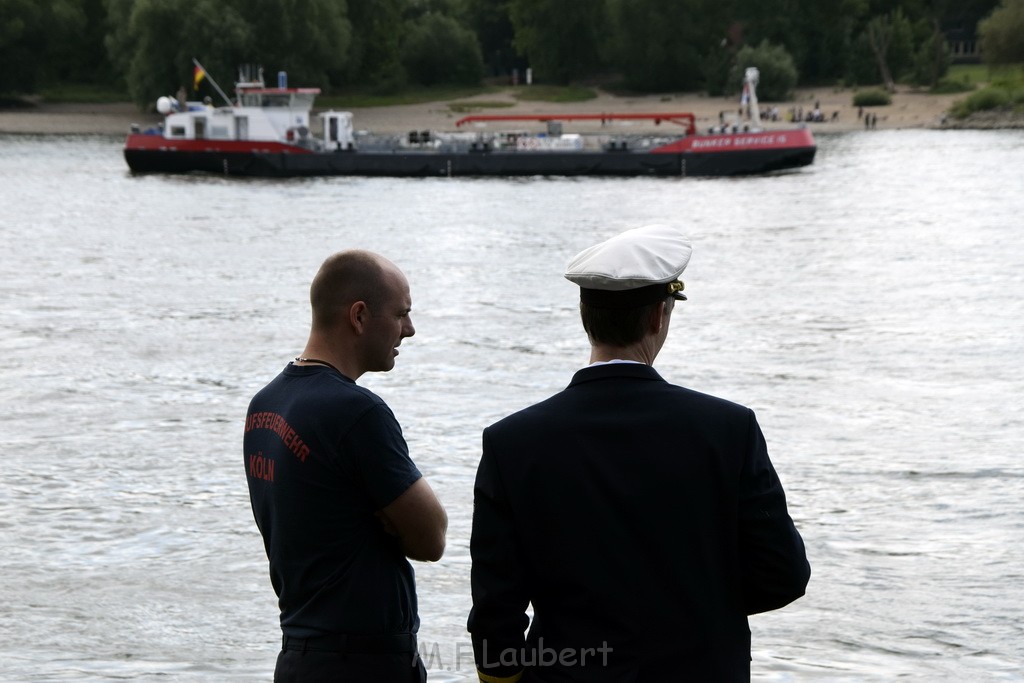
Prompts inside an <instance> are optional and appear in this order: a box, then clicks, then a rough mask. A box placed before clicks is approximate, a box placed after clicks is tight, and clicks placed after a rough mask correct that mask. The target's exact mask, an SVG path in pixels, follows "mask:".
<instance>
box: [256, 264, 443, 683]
mask: <svg viewBox="0 0 1024 683" xmlns="http://www.w3.org/2000/svg"><path fill="white" fill-rule="evenodd" d="M310 302H311V305H312V326H311V331H310V334H309V340H308V342H307V344H306V347H305V350H304V351H303V352H302V355H300V356H299V357H297V358H296V359H295V361H294V362H293V363H289V364H288V365H287V366H286V367H285V368H284V370H283V371H282V372H281V373H280V374H279V375H278V376H277V377H276V378H275V379H274V380H273V381H271V382H270V383H269V384H268V385H267V386H266V387H264V388H263V389H262V390H260V391H259V392H258V393H257V394H256V395H255V397H254V398H253V399H252V401H251V403H250V404H249V410H248V413H247V415H246V421H245V436H244V440H243V447H244V462H245V470H246V475H247V480H248V485H249V498H250V502H251V503H252V511H253V516H254V517H255V519H256V524H257V526H258V527H259V530H260V533H261V534H262V536H263V542H264V546H265V548H266V552H267V557H268V559H269V560H270V578H271V583H272V584H273V587H274V590H275V591H276V593H277V596H278V603H279V606H280V609H281V630H282V632H283V642H282V646H281V652H280V654H279V655H278V658H277V666H276V669H275V673H274V680H275V681H279V682H281V681H302V682H303V683H306V682H309V681H338V680H350V681H375V682H379V683H392V682H394V683H398V682H401V683H410V682H420V683H422V681H425V680H426V670H425V667H424V665H423V663H422V661H420V659H419V657H418V654H417V647H416V632H417V630H418V628H419V616H418V613H417V602H416V585H415V578H414V573H413V569H412V566H411V565H410V564H409V561H408V560H409V559H413V560H421V561H436V560H438V559H440V557H441V555H442V553H443V552H444V546H445V533H446V530H447V526H448V518H447V515H446V514H445V511H444V508H443V507H442V506H441V504H440V503H439V502H438V500H437V498H436V497H435V495H434V493H433V491H432V490H431V488H430V485H429V484H428V483H427V481H426V479H424V478H423V477H422V475H421V474H420V471H419V470H418V469H417V467H416V465H415V464H414V463H413V461H412V460H411V459H410V457H409V450H408V447H407V446H406V442H405V439H404V438H403V436H402V430H401V427H400V426H399V424H398V421H397V420H396V419H395V416H394V414H393V413H392V412H391V410H390V408H388V406H387V404H386V403H384V401H383V400H381V399H380V398H379V397H378V396H376V395H375V394H374V393H373V392H371V391H369V390H368V389H365V388H363V387H360V386H358V385H357V384H356V380H357V379H359V377H361V376H362V375H363V374H364V373H366V372H387V371H389V370H391V369H392V368H393V367H394V366H395V357H396V356H397V355H398V346H399V345H400V344H401V342H402V341H403V340H404V339H406V338H407V337H411V336H413V334H415V328H414V327H413V324H412V320H411V318H410V310H411V308H412V299H411V296H410V293H409V283H408V281H407V280H406V278H405V276H404V275H403V274H402V272H401V270H399V269H398V267H397V266H395V264H393V263H391V262H390V261H388V260H387V259H385V258H384V257H382V256H379V255H377V254H374V253H372V252H367V251H358V250H353V251H344V252H340V253H337V254H334V255H333V256H331V257H330V258H328V259H327V260H326V261H324V263H323V265H322V266H321V267H320V270H319V272H318V273H317V275H316V277H315V278H314V279H313V284H312V286H311V288H310Z"/></svg>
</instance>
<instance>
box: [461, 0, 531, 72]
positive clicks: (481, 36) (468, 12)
mask: <svg viewBox="0 0 1024 683" xmlns="http://www.w3.org/2000/svg"><path fill="white" fill-rule="evenodd" d="M508 5H509V0H466V3H465V10H464V12H465V18H466V23H467V25H468V26H469V28H471V29H472V30H473V31H474V32H475V33H476V36H477V40H478V41H479V42H480V54H481V55H482V56H483V59H484V63H485V64H486V65H487V70H488V71H489V72H490V74H491V75H492V76H502V75H505V74H508V73H509V72H510V71H511V70H512V69H513V68H515V67H516V66H517V65H518V55H516V49H515V46H514V44H513V41H514V39H515V28H513V26H512V19H511V17H510V16H509V9H508Z"/></svg>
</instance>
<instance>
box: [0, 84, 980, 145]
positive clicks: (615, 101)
mask: <svg viewBox="0 0 1024 683" xmlns="http://www.w3.org/2000/svg"><path fill="white" fill-rule="evenodd" d="M853 95H854V91H852V90H849V89H836V88H804V89H800V90H798V91H797V93H796V97H795V99H794V100H793V101H791V102H785V103H780V104H776V105H774V106H777V107H778V108H779V111H780V114H782V116H783V117H784V116H785V114H786V112H788V111H789V110H790V109H792V108H797V107H799V108H800V109H802V110H803V111H804V113H806V112H808V111H811V110H813V109H814V107H815V104H819V105H820V109H821V111H822V113H823V115H824V117H825V121H824V122H822V123H811V124H808V125H809V126H810V127H811V128H812V130H814V131H815V132H827V131H836V132H839V131H849V130H857V129H862V128H863V127H864V121H863V119H861V118H860V117H858V110H857V107H854V106H853ZM961 97H963V96H962V95H930V94H927V93H921V92H914V91H910V90H902V91H900V92H897V93H896V94H895V95H893V103H892V104H891V105H888V106H884V107H873V108H871V109H870V110H866V111H871V112H872V113H874V114H876V115H877V116H878V125H877V127H878V128H880V129H882V128H889V129H893V128H930V127H938V126H939V125H941V122H942V120H943V118H944V115H945V112H946V111H947V110H948V109H949V107H950V106H951V105H952V104H953V102H954V101H956V100H957V99H959V98H961ZM473 102H479V103H480V104H481V106H480V108H479V109H476V108H472V109H470V110H469V111H464V110H463V107H461V106H460V111H458V112H456V111H453V110H452V108H451V107H450V106H449V105H450V104H451V103H450V102H447V101H442V102H427V103H422V104H414V105H395V106H389V107H362V108H360V107H355V108H351V111H352V113H353V118H354V123H355V126H356V128H357V129H360V130H363V129H365V130H371V131H374V132H381V133H404V132H407V131H410V130H437V131H441V130H455V122H456V121H458V120H459V119H460V118H462V117H463V116H465V115H467V114H468V113H477V114H488V113H491V114H553V113H563V114H564V113H595V114H597V113H640V112H643V113H663V112H664V113H667V112H692V113H693V114H694V115H695V116H696V117H697V128H698V130H705V129H707V128H708V127H710V126H712V125H715V124H717V123H718V120H719V113H720V112H735V111H737V110H738V108H739V104H738V102H737V101H736V99H735V98H732V97H730V98H721V97H706V96H703V95H698V94H673V95H660V96H659V95H644V96H625V97H619V96H615V95H610V94H608V93H605V92H599V94H598V97H596V98H594V99H592V100H587V101H585V102H574V103H570V104H554V103H550V102H530V101H523V100H519V99H517V98H516V97H515V91H514V90H512V89H509V90H507V91H505V92H502V93H499V94H493V93H491V94H486V95H479V96H477V97H473V98H467V99H461V100H459V104H460V105H467V104H468V105H472V103H473ZM493 102H506V103H509V104H511V105H512V106H509V107H493V106H487V105H488V103H493ZM770 106H773V105H772V104H770V103H762V110H764V108H765V107H770ZM833 114H835V116H833ZM161 118H162V117H160V116H159V115H158V114H155V113H143V112H140V111H139V110H138V109H137V108H136V107H135V106H134V105H132V104H128V103H115V104H41V105H38V106H34V107H19V108H10V109H2V110H0V133H35V134H62V133H65V134H107V135H122V134H126V133H127V132H128V130H129V127H130V126H131V125H132V124H133V123H134V124H138V125H139V126H141V127H142V128H147V127H149V126H152V125H155V124H156V123H158V122H159V121H160V120H161ZM623 125H626V124H623ZM628 125H630V126H631V131H630V132H637V133H639V132H644V131H646V130H648V129H651V128H652V127H653V123H647V124H640V123H638V122H630V123H629V124H628ZM663 125H664V124H663ZM779 125H787V123H786V122H785V121H780V122H779V123H776V124H766V127H769V128H770V127H773V126H779ZM599 126H600V123H599V122H595V123H593V124H585V125H581V126H580V125H576V124H574V125H573V127H572V128H573V130H580V131H582V132H586V131H587V130H588V129H596V128H598V127H599Z"/></svg>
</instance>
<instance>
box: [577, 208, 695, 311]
mask: <svg viewBox="0 0 1024 683" xmlns="http://www.w3.org/2000/svg"><path fill="white" fill-rule="evenodd" d="M692 251H693V247H691V246H690V240H688V239H687V238H686V236H685V235H684V234H683V233H682V232H681V231H680V230H678V229H677V228H673V227H669V226H667V225H646V226H644V227H642V228H634V229H633V230H627V231H626V232H624V233H621V234H619V235H616V236H615V237H612V238H611V239H609V240H606V241H604V242H601V243H600V244H595V245H594V246H592V247H589V248H588V249H584V250H583V251H581V252H580V253H579V254H577V255H576V256H575V258H573V259H572V261H570V262H569V265H568V266H567V267H566V269H565V277H566V279H568V280H570V281H571V282H574V283H576V284H577V285H579V286H580V291H581V296H582V298H583V299H584V301H585V302H586V303H591V304H594V305H598V306H599V307H600V306H602V305H603V306H604V307H608V308H620V307H628V306H633V305H643V304H644V303H653V302H655V301H658V300H659V299H661V298H666V297H669V296H674V297H676V298H677V299H685V298H686V297H685V296H683V295H682V293H681V292H682V283H681V282H679V276H680V275H682V273H683V270H685V269H686V264H688V263H689V262H690V254H691V252H692ZM657 285H665V287H658V286H657ZM588 290H590V291H588ZM593 290H597V291H598V292H623V293H625V292H629V293H630V294H629V295H627V296H619V297H617V296H615V295H604V294H594V291H593ZM633 290H645V291H643V292H640V291H636V292H634V291H633ZM638 297H639V298H638ZM588 298H589V299H590V300H589V301H588V300H587V299H588ZM641 299H643V301H641Z"/></svg>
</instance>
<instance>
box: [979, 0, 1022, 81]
mask: <svg viewBox="0 0 1024 683" xmlns="http://www.w3.org/2000/svg"><path fill="white" fill-rule="evenodd" d="M978 34H979V36H980V38H981V50H982V55H984V58H985V61H986V62H987V63H989V64H993V65H995V64H1016V63H1020V62H1024V0H1002V2H1000V3H999V7H997V8H996V9H995V10H993V12H992V14H990V15H989V16H988V17H987V18H985V19H983V20H982V21H981V22H980V23H979V24H978Z"/></svg>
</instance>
